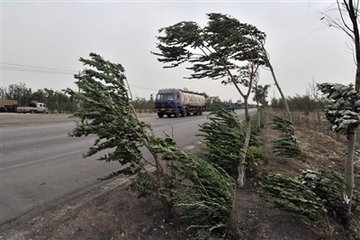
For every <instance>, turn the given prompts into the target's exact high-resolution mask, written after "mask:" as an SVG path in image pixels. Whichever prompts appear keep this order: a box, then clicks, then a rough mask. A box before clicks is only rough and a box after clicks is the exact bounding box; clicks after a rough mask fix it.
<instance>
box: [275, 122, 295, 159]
mask: <svg viewBox="0 0 360 240" xmlns="http://www.w3.org/2000/svg"><path fill="white" fill-rule="evenodd" d="M272 128H273V129H277V130H280V131H281V136H280V138H279V139H275V140H273V141H272V143H273V152H274V153H275V154H276V155H279V156H287V157H299V156H301V150H300V147H299V144H298V142H297V138H296V137H295V130H294V125H293V124H292V123H291V122H290V121H288V120H285V119H283V118H280V117H277V116H275V117H274V118H273V121H272Z"/></svg>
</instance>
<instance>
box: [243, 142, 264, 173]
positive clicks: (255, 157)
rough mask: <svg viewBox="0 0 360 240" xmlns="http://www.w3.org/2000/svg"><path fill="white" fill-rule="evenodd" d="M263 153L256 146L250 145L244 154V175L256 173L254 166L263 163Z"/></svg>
mask: <svg viewBox="0 0 360 240" xmlns="http://www.w3.org/2000/svg"><path fill="white" fill-rule="evenodd" d="M263 162H264V153H263V151H262V150H261V148H260V147H258V146H250V147H249V148H248V151H247V154H246V165H247V168H246V175H247V176H254V175H255V173H256V167H257V166H259V165H261V164H263Z"/></svg>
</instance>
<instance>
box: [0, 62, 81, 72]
mask: <svg viewBox="0 0 360 240" xmlns="http://www.w3.org/2000/svg"><path fill="white" fill-rule="evenodd" d="M0 64H1V65H0V66H3V65H8V66H12V67H20V68H26V69H28V68H30V69H31V68H32V69H40V70H49V71H57V72H71V73H74V72H77V71H76V70H69V69H61V68H50V67H39V66H33V65H24V64H17V63H8V62H0Z"/></svg>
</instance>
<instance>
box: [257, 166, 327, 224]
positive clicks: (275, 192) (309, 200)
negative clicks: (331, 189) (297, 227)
mask: <svg viewBox="0 0 360 240" xmlns="http://www.w3.org/2000/svg"><path fill="white" fill-rule="evenodd" d="M261 185H262V192H261V193H262V196H264V197H270V198H271V200H272V201H273V203H274V204H275V206H277V207H280V208H283V209H285V210H288V211H291V212H294V213H297V214H300V215H304V216H306V217H308V218H310V219H313V220H316V219H320V218H321V217H323V216H324V214H325V213H326V212H327V210H326V208H325V207H324V205H323V204H322V202H321V200H320V199H319V198H318V196H317V195H316V193H314V192H313V191H311V190H310V189H309V188H308V187H307V186H306V185H304V184H303V182H302V181H300V180H298V179H296V178H290V177H287V176H284V175H282V174H279V173H268V174H266V175H264V176H263V178H262V183H261Z"/></svg>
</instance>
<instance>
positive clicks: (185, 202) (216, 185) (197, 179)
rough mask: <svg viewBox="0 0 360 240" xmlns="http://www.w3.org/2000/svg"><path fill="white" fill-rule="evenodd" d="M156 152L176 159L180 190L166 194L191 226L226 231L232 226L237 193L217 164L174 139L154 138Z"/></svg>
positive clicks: (178, 187) (177, 185) (165, 157)
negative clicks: (189, 151) (235, 194)
mask: <svg viewBox="0 0 360 240" xmlns="http://www.w3.org/2000/svg"><path fill="white" fill-rule="evenodd" d="M152 141H154V142H153V143H152V146H153V149H154V151H156V152H157V153H159V154H161V155H163V156H164V159H165V160H166V161H173V162H174V164H171V165H170V166H171V168H172V171H173V172H175V175H176V181H175V182H174V184H175V186H176V189H164V191H162V192H163V194H166V195H167V198H168V199H170V198H171V199H172V201H174V205H175V206H176V207H178V208H179V209H181V212H182V216H183V218H185V219H187V220H188V221H189V223H190V224H191V225H190V226H189V228H205V229H207V230H209V231H213V230H217V231H224V230H225V229H226V228H227V226H228V223H229V222H228V221H229V217H230V213H231V211H232V202H233V198H234V193H235V183H234V180H233V179H232V178H231V177H230V176H229V175H228V174H227V173H226V172H225V171H224V170H222V169H221V168H219V167H216V165H212V164H209V163H208V162H206V161H204V160H202V159H200V158H198V157H196V156H193V155H191V154H188V153H186V152H184V151H182V150H180V149H179V148H178V147H177V146H176V145H175V144H174V143H173V142H172V141H171V139H163V140H162V139H158V138H157V139H153V140H152Z"/></svg>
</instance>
